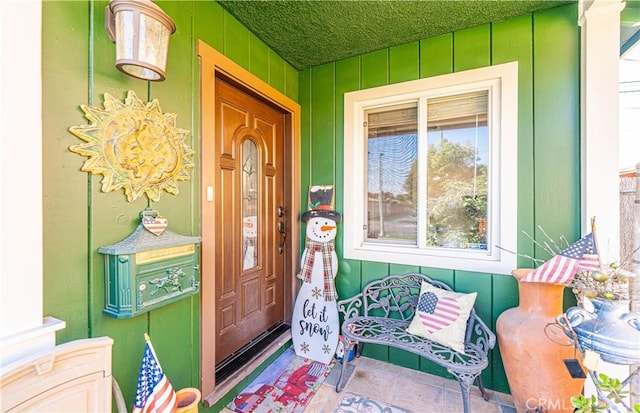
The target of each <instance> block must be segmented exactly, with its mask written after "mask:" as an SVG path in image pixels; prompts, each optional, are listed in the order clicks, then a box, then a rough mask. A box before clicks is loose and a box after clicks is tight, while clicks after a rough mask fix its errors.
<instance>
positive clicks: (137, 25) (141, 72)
mask: <svg viewBox="0 0 640 413" xmlns="http://www.w3.org/2000/svg"><path fill="white" fill-rule="evenodd" d="M105 26H106V29H107V33H108V34H109V37H110V38H111V41H112V42H114V43H115V44H116V67H117V68H118V69H119V70H120V71H121V72H123V73H126V74H128V75H130V76H133V77H137V78H139V79H144V80H153V81H161V80H164V79H165V78H166V68H167V55H168V53H169V37H170V36H171V35H172V34H173V32H175V31H176V25H175V23H174V22H173V20H172V19H171V17H169V16H168V15H167V14H166V13H165V12H164V11H162V9H161V8H160V7H158V6H156V5H155V4H154V3H153V2H152V1H151V0H111V1H110V2H109V5H108V6H107V8H106V10H105Z"/></svg>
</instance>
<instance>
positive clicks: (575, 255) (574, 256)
mask: <svg viewBox="0 0 640 413" xmlns="http://www.w3.org/2000/svg"><path fill="white" fill-rule="evenodd" d="M588 246H589V248H591V250H590V251H591V253H593V252H594V251H595V243H594V242H593V234H592V233H589V234H587V235H585V236H584V237H582V238H580V239H579V240H578V241H576V242H575V243H573V244H572V245H570V246H569V247H568V248H567V249H565V250H563V251H561V252H560V253H559V254H558V255H556V256H554V257H553V258H551V259H550V260H549V261H547V262H545V263H544V264H542V265H541V266H539V267H538V268H536V269H534V270H533V271H531V272H530V273H529V274H527V275H525V276H524V277H523V278H522V281H525V282H546V283H553V284H566V283H569V282H571V280H573V277H574V276H575V275H576V272H577V271H578V269H580V267H581V265H583V264H582V260H583V258H584V255H585V251H586V249H587V247H588ZM595 256H596V261H598V258H597V251H595ZM585 265H592V261H591V259H590V258H589V260H588V261H586V264H585Z"/></svg>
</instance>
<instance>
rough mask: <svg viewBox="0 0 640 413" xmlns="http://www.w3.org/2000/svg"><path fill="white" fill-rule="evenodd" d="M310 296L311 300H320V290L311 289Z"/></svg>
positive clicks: (316, 288)
mask: <svg viewBox="0 0 640 413" xmlns="http://www.w3.org/2000/svg"><path fill="white" fill-rule="evenodd" d="M311 295H312V296H313V298H320V297H321V296H322V290H321V289H319V288H318V287H313V290H311Z"/></svg>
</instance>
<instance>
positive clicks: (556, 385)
mask: <svg viewBox="0 0 640 413" xmlns="http://www.w3.org/2000/svg"><path fill="white" fill-rule="evenodd" d="M530 271H531V269H516V270H513V271H512V273H511V274H512V275H513V276H514V277H515V278H516V280H518V288H519V296H520V304H519V305H518V307H514V308H510V309H508V310H506V311H505V312H503V313H502V314H500V316H499V317H498V320H497V322H496V330H497V335H498V345H499V347H500V355H501V356H502V362H503V365H504V369H505V372H506V374H507V380H508V382H509V388H510V389H511V395H512V396H513V402H514V405H515V407H516V410H517V411H518V413H524V412H527V411H544V412H545V413H551V412H573V409H574V408H573V406H572V405H571V397H573V396H578V395H580V394H581V392H582V387H583V385H584V380H585V379H574V378H572V377H571V375H570V374H569V372H568V370H567V367H566V366H565V364H564V361H563V360H564V359H572V358H576V357H579V355H577V354H576V353H577V352H576V351H575V349H574V347H573V345H571V343H570V341H569V340H568V338H567V337H566V336H564V335H563V334H559V332H558V329H556V328H553V326H554V325H555V318H556V316H558V315H560V314H562V313H563V307H562V297H563V290H564V288H565V287H564V286H562V285H556V284H550V283H538V282H521V281H520V279H521V278H522V277H524V276H525V275H526V274H527V273H529V272H530ZM560 331H561V330H560Z"/></svg>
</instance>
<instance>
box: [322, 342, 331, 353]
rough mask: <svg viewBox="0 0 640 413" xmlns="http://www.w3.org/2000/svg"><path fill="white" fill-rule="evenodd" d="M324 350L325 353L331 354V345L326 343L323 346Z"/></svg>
mask: <svg viewBox="0 0 640 413" xmlns="http://www.w3.org/2000/svg"><path fill="white" fill-rule="evenodd" d="M322 351H324V354H329V353H331V347H329V345H328V344H325V345H324V346H322Z"/></svg>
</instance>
